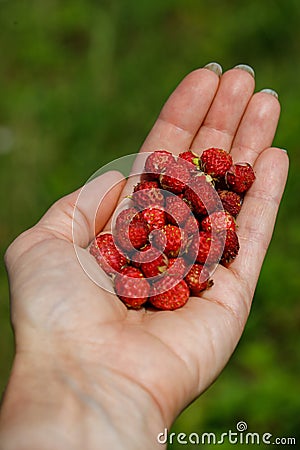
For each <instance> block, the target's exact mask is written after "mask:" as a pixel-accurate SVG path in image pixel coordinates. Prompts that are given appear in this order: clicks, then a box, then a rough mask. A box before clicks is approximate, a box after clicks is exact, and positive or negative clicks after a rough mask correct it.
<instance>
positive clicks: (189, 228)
mask: <svg viewBox="0 0 300 450" xmlns="http://www.w3.org/2000/svg"><path fill="white" fill-rule="evenodd" d="M183 229H184V232H185V234H186V236H187V238H189V237H190V236H191V235H193V234H195V233H197V232H199V221H198V219H196V217H195V216H194V215H193V214H190V216H189V217H188V218H187V220H186V222H185V223H184V225H183Z"/></svg>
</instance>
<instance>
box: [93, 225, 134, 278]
mask: <svg viewBox="0 0 300 450" xmlns="http://www.w3.org/2000/svg"><path fill="white" fill-rule="evenodd" d="M89 251H90V253H91V255H93V256H94V257H95V259H96V261H97V263H98V264H99V266H100V267H101V268H102V269H103V270H104V272H105V273H107V274H108V275H113V274H114V273H116V272H120V270H121V269H122V267H124V266H125V265H126V264H127V262H128V261H127V259H126V258H125V256H124V255H122V253H120V252H119V250H118V249H117V247H116V245H115V243H114V238H113V236H112V234H111V233H103V234H99V235H98V236H97V237H96V239H95V240H94V241H93V243H92V245H91V246H90V249H89Z"/></svg>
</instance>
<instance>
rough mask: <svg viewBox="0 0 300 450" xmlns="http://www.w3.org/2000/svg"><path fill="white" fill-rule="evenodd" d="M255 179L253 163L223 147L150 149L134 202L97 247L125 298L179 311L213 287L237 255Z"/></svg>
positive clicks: (132, 304)
mask: <svg viewBox="0 0 300 450" xmlns="http://www.w3.org/2000/svg"><path fill="white" fill-rule="evenodd" d="M254 180H255V175H254V171H253V169H252V167H251V165H250V164H248V163H237V164H233V161H232V157H231V155H230V154H229V153H227V152H226V151H225V150H222V149H219V148H209V149H207V150H204V152H203V153H202V154H201V156H198V155H196V154H195V153H194V152H192V151H190V150H188V151H185V152H183V153H180V154H179V156H178V157H176V156H174V155H173V154H172V153H170V152H168V151H165V150H158V151H155V152H153V153H151V154H149V156H148V157H147V159H146V162H145V166H144V172H143V174H142V175H141V181H140V182H139V183H138V184H137V185H136V186H135V187H134V191H133V193H132V196H131V197H130V198H131V202H132V206H130V207H128V208H126V209H123V210H122V211H121V212H120V213H119V214H118V216H117V218H116V220H115V225H114V227H113V231H112V233H109V232H103V233H100V234H99V235H98V236H97V237H96V238H95V240H94V241H93V243H92V244H91V246H90V253H91V254H92V255H93V256H94V257H95V258H96V261H97V262H98V264H99V265H100V267H101V268H102V269H103V270H104V271H105V272H106V274H107V275H109V276H111V277H112V278H113V280H114V289H115V292H116V294H117V295H118V297H119V298H120V299H121V300H122V301H123V303H125V305H126V306H127V307H129V308H134V309H138V308H140V307H141V306H142V305H145V306H146V304H148V305H152V306H154V307H155V308H157V309H161V310H174V309H177V308H180V307H182V306H183V305H185V303H186V302H187V301H188V299H189V297H190V295H193V296H198V295H199V294H200V293H201V292H202V291H204V290H205V289H208V288H209V287H211V286H212V285H213V281H212V280H211V279H210V275H211V273H212V272H213V270H214V269H215V268H216V265H217V264H222V265H224V266H228V265H229V264H230V263H231V262H232V261H233V260H234V259H235V257H236V256H237V254H238V251H239V241H238V237H237V234H236V222H235V219H236V217H237V215H238V213H239V212H240V209H241V206H242V202H243V196H244V194H245V192H246V191H247V190H248V189H249V188H250V186H251V185H252V183H253V182H254Z"/></svg>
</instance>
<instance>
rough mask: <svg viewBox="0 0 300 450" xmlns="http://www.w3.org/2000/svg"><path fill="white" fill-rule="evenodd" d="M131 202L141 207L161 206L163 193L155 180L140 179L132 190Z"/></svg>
mask: <svg viewBox="0 0 300 450" xmlns="http://www.w3.org/2000/svg"><path fill="white" fill-rule="evenodd" d="M132 200H133V202H134V203H135V204H136V205H138V206H139V207H141V208H149V207H151V206H163V205H164V195H163V192H162V190H161V189H160V186H159V184H158V182H157V181H141V182H140V183H138V184H137V185H136V186H135V187H134V190H133V194H132Z"/></svg>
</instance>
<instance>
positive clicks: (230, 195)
mask: <svg viewBox="0 0 300 450" xmlns="http://www.w3.org/2000/svg"><path fill="white" fill-rule="evenodd" d="M218 194H219V197H220V199H221V202H222V205H223V208H224V209H225V211H227V212H229V214H231V215H232V216H233V217H236V216H237V215H238V214H239V212H240V210H241V207H242V197H241V196H240V195H239V194H237V193H236V192H233V191H227V190H222V191H218Z"/></svg>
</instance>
